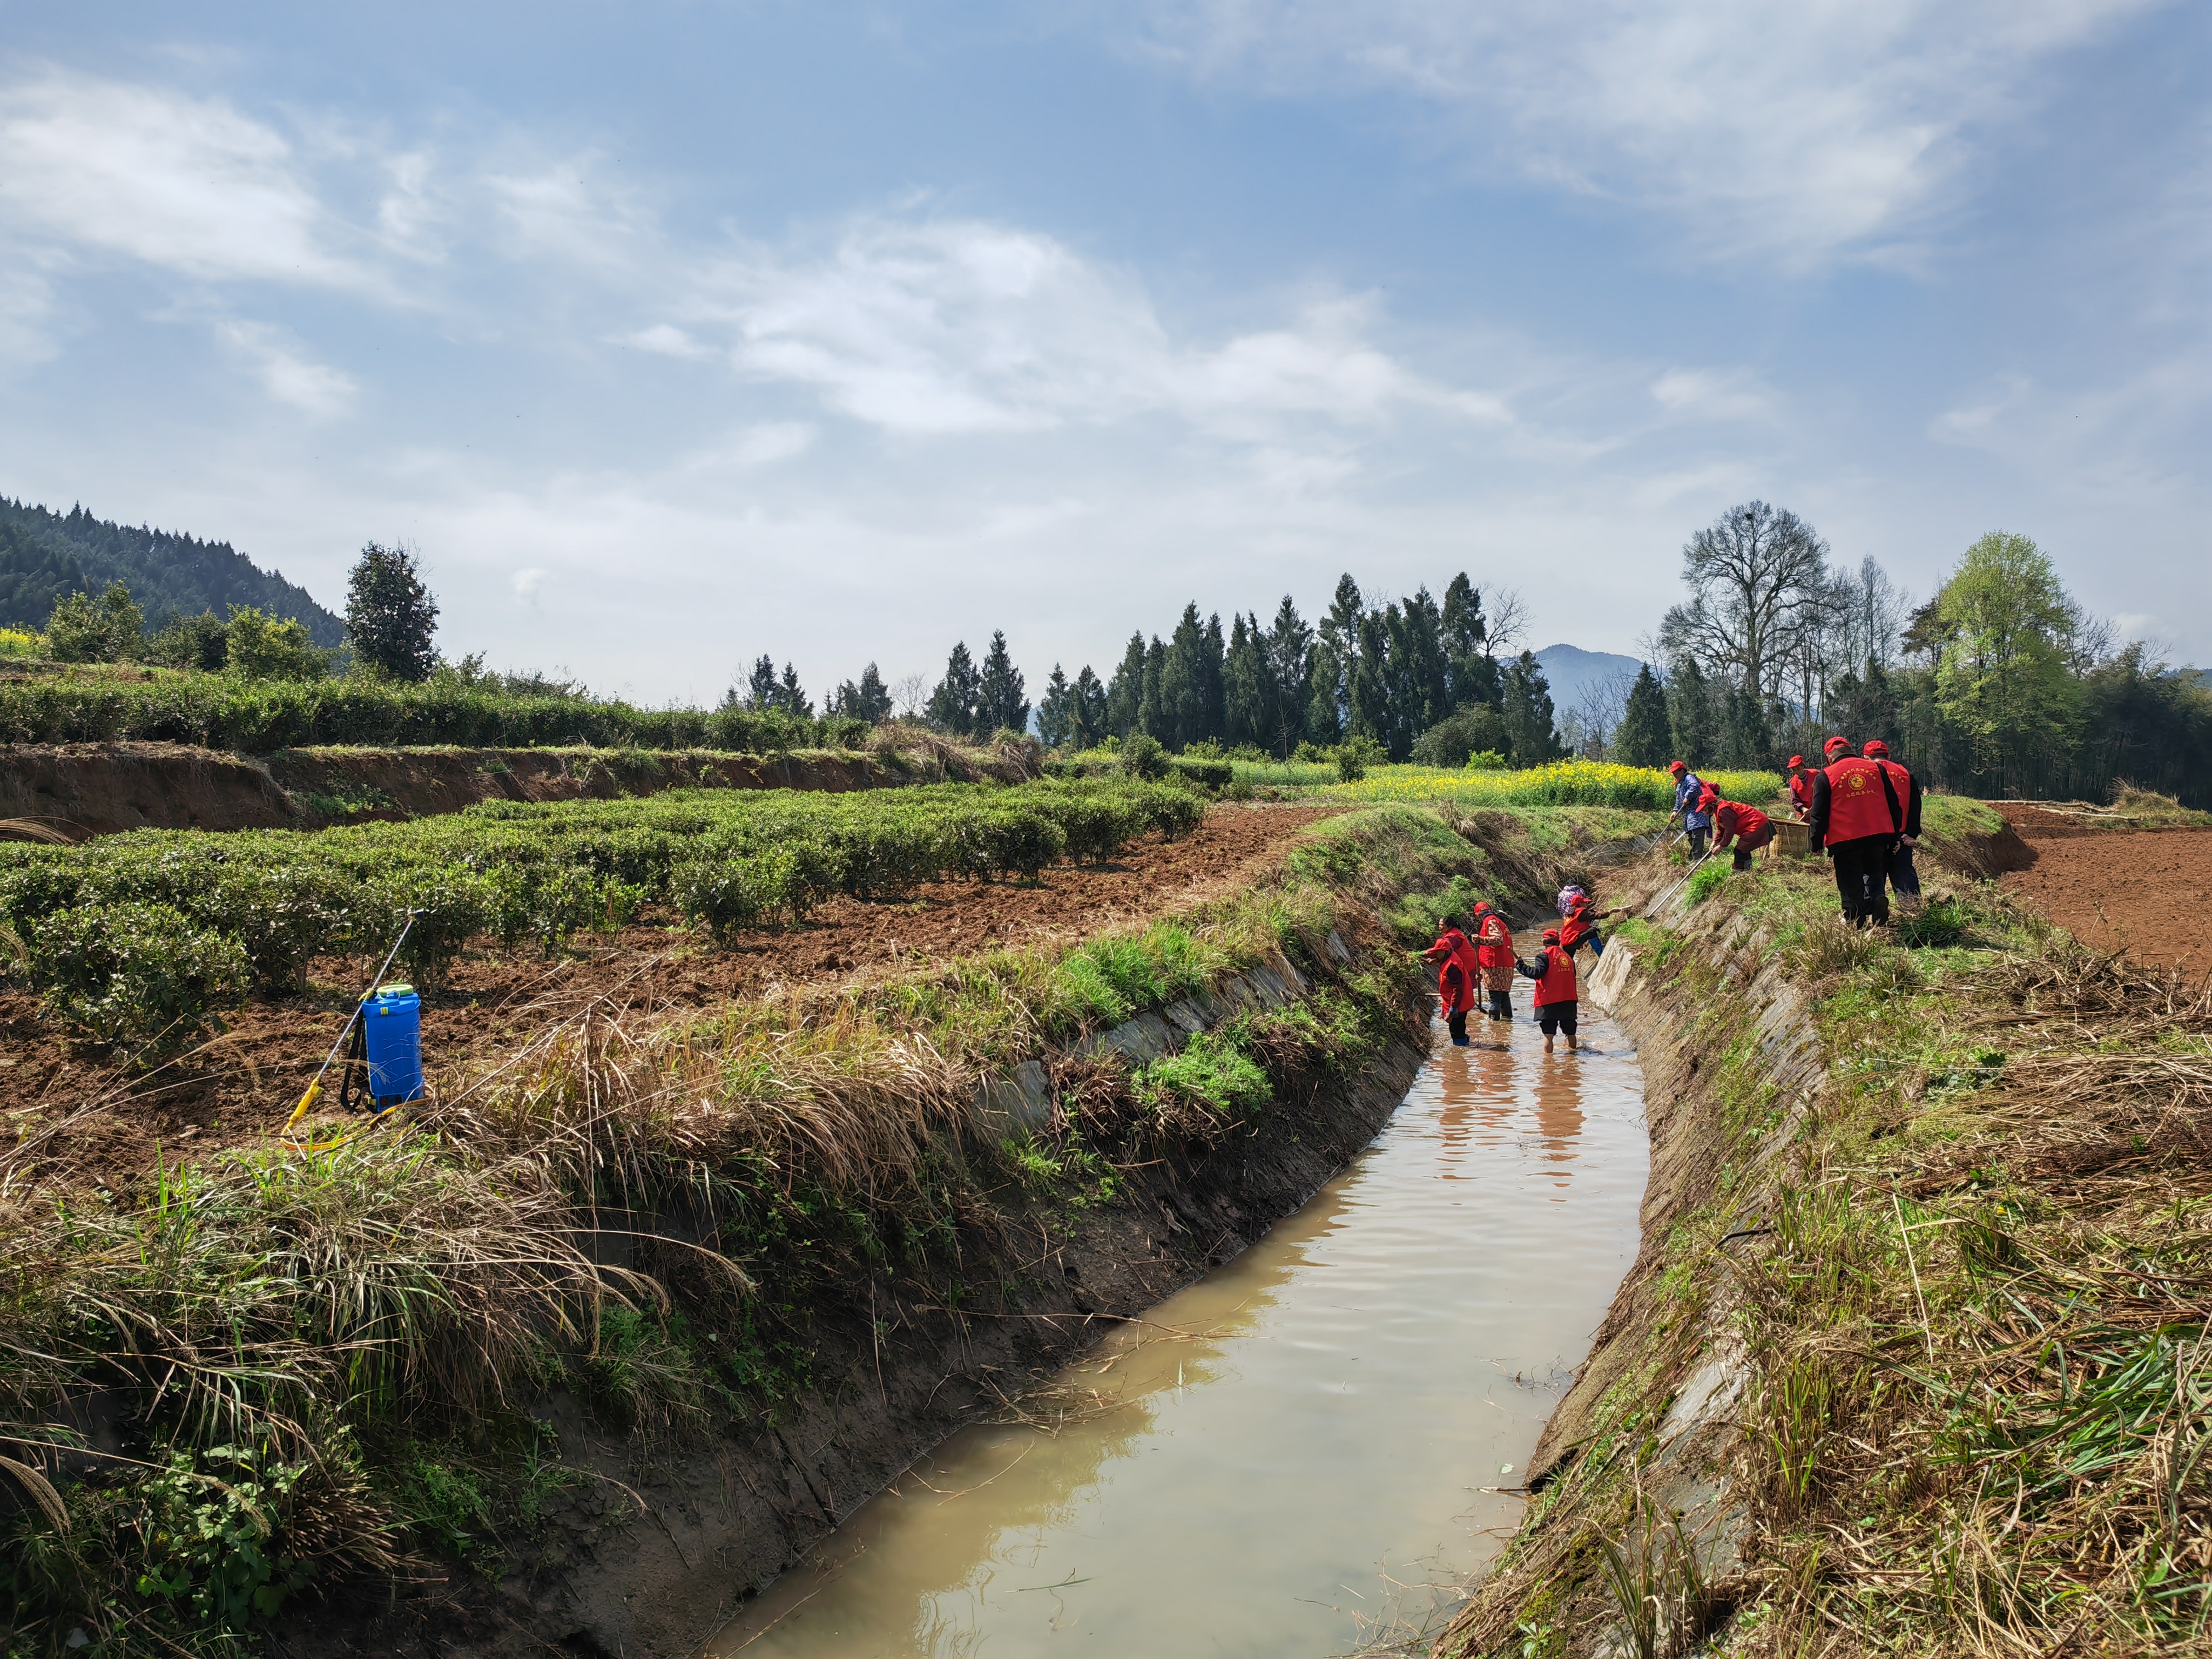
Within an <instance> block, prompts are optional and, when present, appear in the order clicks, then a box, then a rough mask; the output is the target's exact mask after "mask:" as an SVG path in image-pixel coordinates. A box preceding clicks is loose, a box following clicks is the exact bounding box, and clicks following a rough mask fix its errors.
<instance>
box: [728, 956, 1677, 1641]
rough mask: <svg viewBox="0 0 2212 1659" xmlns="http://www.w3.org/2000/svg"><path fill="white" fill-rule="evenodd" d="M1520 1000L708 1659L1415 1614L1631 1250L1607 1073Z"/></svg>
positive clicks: (1622, 1083) (793, 1578)
mask: <svg viewBox="0 0 2212 1659" xmlns="http://www.w3.org/2000/svg"><path fill="white" fill-rule="evenodd" d="M1524 994H1525V993H1524ZM1517 1012H1518V1016H1519V1017H1518V1018H1516V1022H1515V1024H1514V1025H1513V1026H1512V1028H1511V1030H1510V1035H1506V1036H1502V1039H1501V1037H1500V1036H1499V1035H1498V1034H1500V1033H1502V1032H1503V1029H1504V1028H1501V1027H1498V1026H1488V1027H1485V1025H1484V1022H1482V1021H1480V1020H1478V1021H1476V1022H1475V1024H1476V1027H1477V1029H1478V1031H1479V1032H1480V1033H1482V1034H1483V1036H1486V1037H1488V1038H1489V1039H1490V1042H1488V1043H1487V1044H1486V1045H1485V1046H1478V1047H1474V1048H1460V1049H1455V1048H1451V1047H1450V1046H1449V1044H1448V1043H1446V1042H1443V1032H1442V1030H1441V1029H1439V1030H1438V1031H1437V1048H1436V1051H1435V1055H1434V1057H1433V1058H1431V1060H1430V1061H1429V1063H1428V1064H1427V1065H1426V1066H1424V1067H1423V1068H1422V1071H1421V1073H1420V1075H1419V1078H1418V1079H1416V1080H1415V1082H1414V1084H1413V1088H1412V1090H1411V1091H1409V1092H1408V1093H1407V1097H1406V1101H1405V1104H1404V1105H1403V1106H1402V1107H1401V1108H1400V1109H1399V1111H1398V1112H1397V1114H1396V1115H1395V1117H1394V1118H1393V1119H1392V1120H1391V1121H1390V1122H1389V1124H1388V1125H1387V1126H1386V1127H1384V1129H1383V1133H1381V1134H1380V1135H1379V1136H1377V1137H1376V1140H1375V1142H1374V1144H1373V1145H1372V1146H1370V1147H1369V1149H1368V1150H1367V1151H1366V1152H1364V1154H1362V1155H1361V1157H1360V1158H1358V1160H1357V1161H1356V1162H1355V1163H1353V1164H1352V1165H1351V1166H1350V1167H1349V1168H1348V1169H1347V1170H1346V1171H1345V1172H1344V1173H1343V1174H1342V1175H1341V1176H1339V1177H1338V1178H1337V1179H1336V1180H1335V1181H1334V1182H1330V1183H1329V1185H1328V1186H1327V1187H1326V1188H1323V1189H1322V1191H1321V1192H1320V1193H1319V1194H1316V1196H1315V1197H1314V1199H1313V1200H1312V1201H1311V1202H1310V1203H1309V1204H1307V1205H1306V1206H1305V1207H1304V1209H1302V1210H1300V1211H1299V1212H1297V1214H1295V1215H1293V1216H1291V1217H1290V1218H1288V1219H1286V1220H1285V1221H1284V1222H1282V1223H1281V1224H1280V1225H1278V1226H1277V1227H1276V1228H1275V1229H1274V1230H1273V1231H1272V1232H1271V1233H1269V1234H1268V1235H1267V1237H1266V1238H1265V1239H1264V1240H1262V1241H1261V1243H1259V1244H1257V1245H1255V1246H1254V1247H1253V1248H1252V1249H1249V1250H1248V1251H1247V1252H1246V1253H1245V1254H1244V1255H1242V1256H1240V1257H1239V1258H1237V1260H1236V1261H1233V1262H1231V1263H1230V1264H1229V1265H1228V1266H1226V1267H1222V1268H1220V1269H1219V1270H1218V1271H1217V1272H1215V1273H1212V1274H1210V1275H1209V1276H1208V1277H1207V1278H1206V1279H1203V1280H1201V1281H1200V1283H1198V1284H1196V1285H1192V1286H1191V1287H1190V1288H1189V1289H1188V1290H1186V1291H1182V1292H1181V1293H1180V1294H1178V1295H1176V1296H1175V1297H1172V1298H1170V1300H1169V1301H1167V1302H1165V1303H1164V1304H1161V1306H1160V1307H1159V1308H1158V1309H1157V1310H1155V1311H1154V1312H1153V1313H1152V1316H1150V1321H1149V1322H1148V1323H1146V1324H1144V1325H1141V1326H1136V1327H1131V1328H1124V1329H1123V1330H1122V1331H1121V1333H1120V1334H1117V1335H1116V1336H1115V1337H1114V1338H1113V1339H1111V1340H1109V1342H1108V1343H1107V1344H1105V1345H1104V1346H1102V1347H1101V1348H1099V1349H1097V1351H1095V1352H1093V1353H1092V1354H1091V1356H1090V1357H1089V1358H1087V1359H1086V1360H1085V1362H1084V1363H1082V1364H1079V1365H1076V1366H1073V1367H1072V1368H1071V1369H1070V1370H1067V1371H1066V1372H1065V1373H1063V1374H1062V1376H1061V1377H1060V1382H1059V1385H1058V1387H1057V1388H1056V1389H1054V1390H1053V1391H1052V1393H1051V1395H1050V1397H1048V1399H1046V1400H1044V1401H1034V1400H1033V1401H1032V1402H1031V1404H1030V1407H1029V1409H1030V1410H1031V1411H1033V1412H1036V1413H1039V1414H1040V1415H1041V1416H1042V1417H1047V1418H1056V1419H1057V1421H1056V1422H1054V1424H1053V1425H1052V1427H1053V1430H1054V1431H1051V1432H1048V1431H1044V1430H1042V1429H1040V1428H1038V1427H1036V1426H1031V1425H1024V1424H1019V1423H1013V1424H1004V1425H985V1426H978V1427H975V1428H970V1429H967V1430H963V1431H961V1432H960V1433H958V1434H957V1435H955V1436H954V1437H952V1438H951V1439H950V1440H948V1441H947V1442H946V1443H945V1444H944V1445H942V1446H940V1447H939V1448H938V1449H937V1450H936V1451H935V1452H933V1453H932V1454H931V1455H929V1456H927V1458H925V1459H923V1460H922V1461H921V1462H919V1463H917V1464H916V1465H915V1467H914V1468H911V1469H910V1470H908V1473H907V1474H905V1475H904V1476H903V1477H902V1478H901V1479H900V1480H899V1481H898V1482H897V1483H896V1485H895V1486H893V1487H892V1488H891V1489H890V1491H889V1492H885V1493H884V1494H883V1495H882V1496H880V1497H878V1498H876V1499H875V1500H874V1501H873V1502H872V1503H870V1504H867V1505H866V1506H865V1507H863V1508H862V1509H861V1510H859V1511H858V1512H857V1513H855V1514H854V1516H853V1517H852V1519H851V1520H850V1521H849V1522H848V1523H847V1524H846V1525H845V1526H844V1527H842V1528H840V1529H839V1530H838V1531H837V1532H836V1534H834V1535H833V1536H832V1537H831V1538H830V1539H829V1540H828V1541H826V1542H825V1544H824V1545H823V1548H822V1549H821V1550H820V1551H819V1552H818V1553H817V1556H816V1558H815V1559H813V1560H812V1561H811V1563H810V1564H808V1565H805V1566H803V1567H801V1568H799V1569H796V1570H794V1571H791V1572H788V1573H787V1574H785V1575H784V1576H783V1577H781V1578H780V1579H779V1580H777V1581H776V1582H775V1583H774V1584H772V1585H771V1586H769V1589H768V1590H767V1591H766V1592H765V1593H764V1594H763V1595H762V1596H761V1597H760V1598H759V1599H758V1600H757V1601H755V1602H753V1603H752V1604H751V1605H750V1607H748V1608H747V1609H746V1611H745V1613H744V1615H743V1616H742V1617H740V1618H739V1619H738V1620H737V1621H736V1622H735V1623H733V1624H732V1625H731V1626H728V1627H727V1628H726V1630H724V1631H723V1632H722V1633H721V1634H720V1636H719V1637H718V1638H716V1639H715V1641H714V1644H712V1645H711V1646H710V1648H709V1649H708V1652H709V1654H710V1655H712V1656H714V1659H727V1656H731V1655H734V1654H737V1653H739V1652H743V1653H744V1655H745V1659H769V1656H782V1659H799V1656H805V1659H952V1656H968V1655H987V1656H989V1659H1026V1656H1032V1655H1044V1654H1062V1653H1067V1652H1071V1651H1082V1652H1085V1653H1096V1654H1099V1655H1102V1656H1115V1659H1121V1656H1132V1655H1145V1656H1147V1659H1176V1656H1183V1655H1189V1656H1194V1659H1195V1656H1222V1655H1233V1656H1246V1655H1249V1656H1268V1659H1279V1656H1286V1655H1311V1656H1322V1655H1328V1654H1335V1653H1342V1652H1345V1651H1346V1650H1351V1649H1352V1648H1355V1647H1357V1646H1358V1645H1360V1644H1362V1643H1364V1642H1369V1641H1373V1640H1376V1639H1377V1638H1382V1637H1384V1636H1386V1635H1391V1634H1395V1635H1397V1636H1399V1637H1404V1636H1407V1635H1410V1634H1411V1633H1412V1632H1413V1630H1414V1629H1417V1628H1419V1627H1420V1626H1423V1625H1425V1624H1426V1623H1428V1622H1431V1621H1432V1620H1435V1619H1436V1618H1437V1617H1438V1616H1439V1610H1440V1609H1442V1608H1443V1607H1446V1606H1447V1605H1448V1599H1447V1598H1448V1591H1447V1590H1446V1589H1443V1588H1442V1587H1444V1586H1449V1584H1450V1583H1453V1582H1454V1581H1455V1580H1456V1579H1457V1578H1459V1577H1462V1576H1463V1575H1464V1574H1466V1573H1467V1572H1468V1571H1469V1570H1471V1569H1474V1568H1476V1567H1479V1566H1480V1565H1482V1564H1483V1563H1484V1562H1486V1561H1487V1560H1488V1559H1491V1557H1492V1556H1493V1555H1494V1554H1495V1553H1496V1552H1497V1551H1498V1548H1499V1547H1501V1545H1502V1542H1503V1541H1504V1538H1505V1537H1506V1536H1508V1535H1509V1534H1510V1532H1511V1530H1512V1528H1514V1527H1515V1526H1516V1524H1517V1523H1518V1522H1519V1519H1520V1514H1521V1505H1522V1499H1521V1498H1518V1497H1516V1496H1515V1495H1513V1494H1511V1493H1510V1492H1501V1491H1498V1490H1496V1489H1497V1488H1501V1487H1510V1486H1518V1485H1519V1484H1520V1481H1521V1478H1522V1470H1523V1468H1524V1467H1525V1465H1526V1463H1527V1462H1528V1454H1529V1452H1530V1450H1531V1449H1533V1448H1534V1445H1535V1443H1536V1436H1537V1433H1538V1431H1540V1430H1541V1428H1542V1426H1543V1424H1544V1420H1545V1419H1546V1418H1547V1416H1548V1415H1549V1413H1550V1412H1551V1409H1552V1407H1553V1404H1554V1403H1555V1402H1556V1401H1557V1399H1558V1395H1559V1389H1561V1388H1562V1387H1564V1386H1565V1382H1566V1380H1567V1376H1566V1374H1567V1372H1568V1371H1569V1370H1571V1368H1572V1367H1573V1366H1574V1365H1576V1364H1578V1363H1579V1362H1580V1360H1581V1358H1582V1357H1583V1353H1584V1352H1585V1350H1586V1349H1587V1346H1588V1344H1589V1337H1590V1334H1591V1333H1592V1332H1593V1331H1594V1330H1595V1328H1596V1326H1597V1323H1598V1322H1599V1320H1600V1318H1601V1316H1602V1315H1603V1313H1604V1310H1605V1307H1606V1304H1607V1302H1608V1301H1609V1300H1610V1299H1611V1297H1612V1295H1613V1289H1614V1286H1615V1285H1617V1284H1618V1283H1619V1281H1620V1276H1621V1274H1622V1273H1624V1272H1625V1271H1626V1268H1627V1266H1628V1264H1629V1262H1630V1261H1631V1260H1632V1258H1633V1256H1634V1254H1635V1250H1636V1243H1637V1208H1638V1200H1639V1199H1640V1197H1641V1195H1642V1193H1643V1190H1644V1173H1645V1164H1646V1139H1645V1132H1644V1118H1643V1099H1642V1087H1641V1080H1640V1078H1639V1076H1638V1071H1637V1066H1636V1060H1635V1055H1634V1054H1633V1052H1632V1050H1631V1048H1630V1047H1629V1045H1628V1043H1627V1042H1626V1039H1625V1038H1624V1037H1623V1036H1621V1034H1620V1031H1619V1030H1617V1029H1616V1028H1615V1027H1613V1025H1612V1024H1609V1023H1607V1022H1606V1021H1603V1020H1596V1019H1593V1020H1591V1021H1590V1022H1589V1023H1588V1024H1585V1026H1584V1028H1583V1030H1584V1036H1585V1039H1586V1042H1587V1043H1588V1046H1587V1047H1586V1048H1584V1050H1583V1053H1582V1054H1580V1055H1579V1056H1575V1057H1570V1056H1568V1055H1567V1054H1565V1053H1564V1052H1562V1053H1560V1054H1555V1055H1549V1056H1547V1055H1546V1054H1544V1053H1543V1052H1542V1047H1543V1044H1542V1038H1541V1036H1539V1034H1538V1033H1537V1032H1536V1030H1534V1027H1533V1026H1532V1025H1530V1024H1528V1011H1527V1008H1526V1006H1525V1005H1524V1006H1522V1007H1521V1008H1520V1009H1519V1010H1518V1011H1517Z"/></svg>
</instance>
